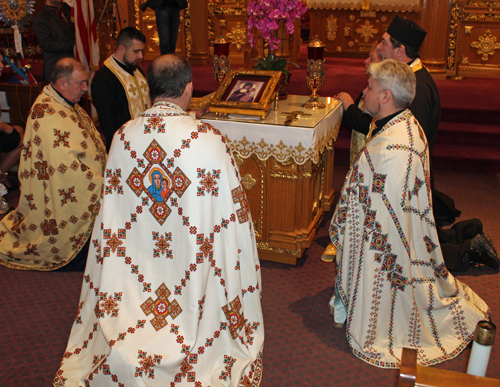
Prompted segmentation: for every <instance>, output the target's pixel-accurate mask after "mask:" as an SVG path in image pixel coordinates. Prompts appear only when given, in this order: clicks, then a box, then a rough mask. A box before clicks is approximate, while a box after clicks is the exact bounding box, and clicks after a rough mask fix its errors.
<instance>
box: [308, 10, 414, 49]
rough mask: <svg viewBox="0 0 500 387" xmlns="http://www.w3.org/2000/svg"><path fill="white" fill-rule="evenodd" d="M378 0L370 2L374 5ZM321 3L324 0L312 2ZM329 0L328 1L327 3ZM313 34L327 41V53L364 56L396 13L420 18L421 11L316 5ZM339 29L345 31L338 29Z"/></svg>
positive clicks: (311, 32)
mask: <svg viewBox="0 0 500 387" xmlns="http://www.w3.org/2000/svg"><path fill="white" fill-rule="evenodd" d="M374 3H375V2H370V4H372V5H374ZM310 4H313V5H318V7H321V4H323V3H321V2H316V3H314V2H312V3H311V2H310ZM324 4H326V3H324ZM309 13H310V16H311V23H310V25H311V27H310V36H315V35H318V37H319V39H320V40H321V41H322V42H323V43H325V45H326V48H325V53H326V54H327V55H328V54H331V55H339V54H341V55H345V56H355V57H364V56H366V53H367V52H369V51H370V48H371V46H372V45H373V44H374V43H378V42H379V41H380V39H381V37H382V35H383V33H384V32H385V30H386V29H387V27H388V26H389V24H390V22H391V21H392V19H393V18H394V16H395V15H400V16H402V17H405V18H408V19H411V20H413V21H415V22H417V23H419V21H420V13H419V12H418V11H415V10H413V11H411V12H404V11H401V10H396V9H394V10H392V9H387V8H386V9H383V10H376V9H370V10H366V11H365V10H363V9H361V5H360V7H359V8H356V7H352V8H350V7H335V8H327V7H326V6H323V8H312V9H310V10H309ZM337 31H341V32H340V33H337Z"/></svg>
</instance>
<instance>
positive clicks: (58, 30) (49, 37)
mask: <svg viewBox="0 0 500 387" xmlns="http://www.w3.org/2000/svg"><path fill="white" fill-rule="evenodd" d="M33 31H34V32H35V36H36V39H37V40H38V44H39V45H40V47H42V50H43V79H42V80H43V81H50V73H51V72H52V67H53V66H54V64H55V63H56V62H57V61H58V60H59V59H61V58H66V57H74V51H73V50H74V46H75V25H74V24H73V23H72V22H71V7H70V6H69V5H68V4H66V3H65V2H63V0H46V2H45V7H44V8H43V9H42V10H41V11H40V12H39V13H38V14H37V15H36V16H35V18H34V19H33Z"/></svg>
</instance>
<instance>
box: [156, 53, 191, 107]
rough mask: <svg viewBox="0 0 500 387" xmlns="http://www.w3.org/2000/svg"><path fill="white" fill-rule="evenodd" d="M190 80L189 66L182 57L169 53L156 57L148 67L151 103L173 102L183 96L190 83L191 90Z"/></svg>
mask: <svg viewBox="0 0 500 387" xmlns="http://www.w3.org/2000/svg"><path fill="white" fill-rule="evenodd" d="M191 80H192V74H191V66H190V65H189V63H188V62H187V61H186V60H185V59H184V58H181V57H178V56H176V55H171V54H168V55H162V56H160V57H158V58H156V59H155V60H154V61H153V62H152V63H151V65H150V66H149V68H148V86H149V95H150V97H151V101H153V103H154V102H158V101H162V100H165V101H173V102H175V100H176V99H179V98H181V97H182V96H183V94H184V93H185V91H186V88H187V86H188V85H190V84H191V86H190V89H191V91H192V83H191ZM189 99H191V95H190V96H189ZM188 107H189V105H188Z"/></svg>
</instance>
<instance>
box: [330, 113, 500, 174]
mask: <svg viewBox="0 0 500 387" xmlns="http://www.w3.org/2000/svg"><path fill="white" fill-rule="evenodd" d="M451 110H453V112H452V111H451ZM443 117H444V118H445V119H447V120H448V119H449V120H452V121H441V124H440V126H439V132H438V136H437V139H436V144H435V146H434V154H433V157H432V165H433V168H434V169H435V170H442V171H469V172H492V173H500V122H499V121H500V120H499V118H498V117H499V113H498V112H495V113H491V112H490V114H484V112H479V111H478V112H471V111H464V110H463V109H462V110H456V111H455V109H443ZM471 117H476V118H477V121H478V122H481V123H479V124H478V123H472V122H467V121H472V119H471ZM350 136H351V133H350V130H348V129H346V128H345V127H342V128H341V129H340V133H339V138H338V139H337V145H336V150H335V162H339V163H349V147H350Z"/></svg>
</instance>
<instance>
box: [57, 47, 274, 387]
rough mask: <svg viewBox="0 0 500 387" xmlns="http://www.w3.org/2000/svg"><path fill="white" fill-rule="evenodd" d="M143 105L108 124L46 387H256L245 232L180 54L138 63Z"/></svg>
mask: <svg viewBox="0 0 500 387" xmlns="http://www.w3.org/2000/svg"><path fill="white" fill-rule="evenodd" d="M148 84H149V87H150V96H151V100H152V101H153V102H154V105H153V107H152V108H150V109H148V110H146V111H145V112H144V113H143V114H142V115H141V116H140V117H139V118H136V119H134V120H132V121H129V122H128V123H127V124H126V125H125V126H124V127H122V128H121V129H119V130H118V132H117V133H116V134H115V138H114V140H113V144H112V146H111V150H110V153H109V158H108V163H107V165H106V172H105V179H104V196H103V199H102V201H101V211H100V213H99V216H98V218H97V220H96V224H95V227H94V231H93V235H92V238H91V247H90V252H89V256H88V259H87V268H86V271H85V275H84V281H83V285H82V293H81V299H80V305H79V309H78V312H77V317H76V319H75V322H74V325H73V328H72V331H71V335H70V338H69V343H68V346H67V349H66V353H65V354H64V357H63V360H62V363H61V367H60V369H59V371H58V372H57V375H56V377H55V380H54V385H55V386H99V387H102V386H117V385H125V386H139V385H140V386H162V387H164V386H192V387H208V386H212V387H214V386H240V385H244V386H258V385H259V384H260V380H261V375H262V349H263V343H264V326H263V318H262V310H261V305H260V297H261V279H260V265H259V260H258V257H257V248H256V244H255V236H254V230H253V226H252V220H251V217H250V213H249V209H248V203H247V199H246V195H245V192H244V190H243V188H242V186H241V183H240V178H239V173H238V170H237V168H236V166H235V162H234V160H233V157H232V154H231V151H230V149H229V147H228V146H227V144H226V141H225V139H224V137H223V136H222V135H221V134H220V132H219V131H218V130H217V129H215V128H213V127H211V126H210V125H207V124H205V123H203V122H201V121H196V120H194V119H193V118H191V117H190V116H189V115H188V114H187V113H186V112H185V110H186V109H187V108H188V107H189V102H190V100H191V94H192V90H193V86H192V82H191V69H190V67H189V64H188V63H187V62H186V61H185V60H184V59H182V58H179V57H177V56H175V55H165V56H161V57H159V58H157V59H156V60H155V61H153V63H152V64H151V66H150V67H149V70H148Z"/></svg>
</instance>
